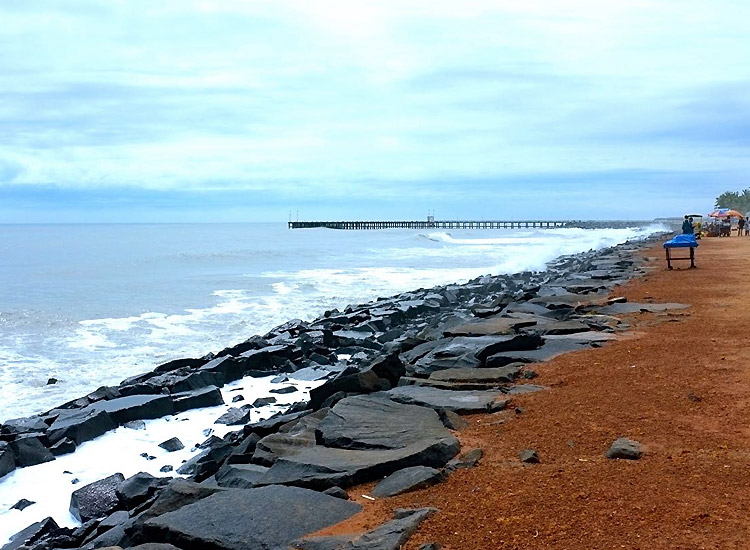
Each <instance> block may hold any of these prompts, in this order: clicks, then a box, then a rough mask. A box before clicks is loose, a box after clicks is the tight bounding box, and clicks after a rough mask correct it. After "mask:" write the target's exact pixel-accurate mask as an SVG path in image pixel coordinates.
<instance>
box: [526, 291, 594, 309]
mask: <svg viewBox="0 0 750 550" xmlns="http://www.w3.org/2000/svg"><path fill="white" fill-rule="evenodd" d="M605 300H606V295H604V294H602V295H599V296H597V295H595V294H586V295H581V294H562V295H557V296H538V297H536V298H533V299H531V300H530V302H531V303H532V304H538V305H541V306H544V307H546V308H547V309H576V308H579V307H583V306H592V305H600V304H603V303H605Z"/></svg>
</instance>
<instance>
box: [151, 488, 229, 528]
mask: <svg viewBox="0 0 750 550" xmlns="http://www.w3.org/2000/svg"><path fill="white" fill-rule="evenodd" d="M219 491H223V489H220V488H218V487H208V486H204V485H201V484H200V483H194V482H192V481H187V480H185V479H181V478H177V479H174V480H172V481H171V482H169V484H168V485H167V486H166V487H165V488H164V489H162V491H161V492H160V493H159V496H158V497H157V499H156V501H154V503H153V504H152V505H151V507H150V508H149V509H148V510H146V511H145V512H144V513H143V515H142V516H141V518H140V519H139V521H140V522H141V523H142V522H144V521H146V520H147V519H149V518H152V517H156V516H160V515H162V514H166V513H168V512H173V511H174V510H179V509H180V508H182V507H183V506H187V505H188V504H192V503H194V502H198V501H199V500H202V499H204V498H206V497H209V496H211V495H213V494H216V493H217V492H219Z"/></svg>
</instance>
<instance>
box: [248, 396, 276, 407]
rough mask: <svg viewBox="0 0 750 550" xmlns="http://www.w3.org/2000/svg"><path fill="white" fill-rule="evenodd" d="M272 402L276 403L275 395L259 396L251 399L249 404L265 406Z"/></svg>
mask: <svg viewBox="0 0 750 550" xmlns="http://www.w3.org/2000/svg"><path fill="white" fill-rule="evenodd" d="M274 403H276V398H275V397H259V398H258V399H256V400H255V401H253V404H252V405H250V406H251V407H253V408H258V407H265V406H266V405H273V404H274Z"/></svg>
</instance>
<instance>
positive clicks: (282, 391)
mask: <svg viewBox="0 0 750 550" xmlns="http://www.w3.org/2000/svg"><path fill="white" fill-rule="evenodd" d="M297 391H299V390H298V389H297V388H296V387H294V386H285V387H283V388H276V389H272V390H268V392H269V393H277V394H285V393H294V392H297Z"/></svg>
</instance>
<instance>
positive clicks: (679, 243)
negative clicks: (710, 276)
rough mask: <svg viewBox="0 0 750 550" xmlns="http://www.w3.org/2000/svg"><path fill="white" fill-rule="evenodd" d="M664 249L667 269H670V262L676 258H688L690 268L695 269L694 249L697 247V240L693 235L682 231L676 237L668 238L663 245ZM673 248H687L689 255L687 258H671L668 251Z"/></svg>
mask: <svg viewBox="0 0 750 550" xmlns="http://www.w3.org/2000/svg"><path fill="white" fill-rule="evenodd" d="M662 246H663V247H664V250H665V251H666V253H667V269H672V262H673V261H677V260H686V261H687V260H690V269H695V249H696V248H697V247H698V241H696V240H695V235H691V234H686V233H683V234H682V235H677V236H676V237H674V238H672V239H669V240H668V241H667V242H665V243H664V244H663V245H662ZM673 248H689V249H690V256H688V257H687V258H684V257H682V258H673V257H672V254H671V253H670V251H671V250H672V249H673Z"/></svg>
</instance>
